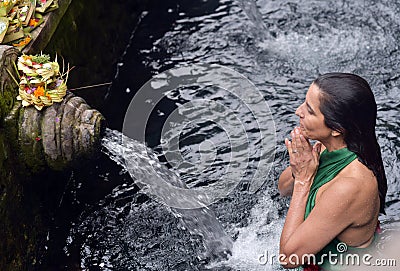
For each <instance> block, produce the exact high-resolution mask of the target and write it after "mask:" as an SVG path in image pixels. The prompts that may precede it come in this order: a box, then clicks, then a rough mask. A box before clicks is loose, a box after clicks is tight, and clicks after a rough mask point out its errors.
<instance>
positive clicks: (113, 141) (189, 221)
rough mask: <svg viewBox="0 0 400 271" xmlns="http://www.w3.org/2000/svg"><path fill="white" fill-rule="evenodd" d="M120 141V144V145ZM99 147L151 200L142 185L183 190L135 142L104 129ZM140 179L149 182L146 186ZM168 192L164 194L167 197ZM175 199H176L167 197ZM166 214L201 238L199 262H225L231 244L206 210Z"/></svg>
mask: <svg viewBox="0 0 400 271" xmlns="http://www.w3.org/2000/svg"><path fill="white" fill-rule="evenodd" d="M122 141H124V144H122ZM102 145H103V147H105V150H104V151H105V152H106V153H107V154H108V156H109V157H110V158H111V159H112V160H113V161H115V162H117V163H118V164H120V165H121V166H123V167H124V169H125V170H127V171H128V172H129V173H131V177H132V178H133V179H134V180H135V182H136V184H139V186H141V189H142V192H144V193H147V194H150V196H154V195H153V194H151V193H152V191H151V190H148V189H147V186H146V185H145V184H149V183H154V182H158V183H160V182H168V183H170V184H172V185H174V186H178V187H186V184H185V183H184V182H181V181H180V180H179V177H178V176H177V175H176V174H174V172H173V171H171V170H169V169H167V168H166V167H165V166H164V165H162V164H161V163H160V162H159V161H158V158H157V156H156V154H155V153H153V151H152V150H151V149H150V148H147V147H146V146H145V145H143V144H141V143H139V142H138V141H136V140H133V139H130V138H127V137H126V136H124V135H123V134H122V133H120V132H118V131H114V130H110V129H107V130H106V133H105V137H104V138H103V139H102ZM144 179H152V180H151V181H150V182H149V181H145V180H144ZM168 192H169V191H164V193H168ZM170 196H171V197H179V195H170ZM169 210H170V211H171V212H172V213H173V214H174V215H175V216H176V217H178V218H180V219H181V221H182V223H183V224H184V226H185V228H186V229H187V230H188V231H189V232H190V233H191V234H195V235H200V236H201V237H202V240H203V243H204V246H205V248H206V252H205V254H204V255H200V258H201V259H203V260H204V259H208V260H210V259H218V258H220V259H221V258H222V259H223V258H226V257H227V255H228V253H230V251H231V248H232V243H233V240H232V238H231V237H230V236H228V235H227V234H226V232H225V230H224V228H223V227H222V225H221V223H219V222H218V220H217V219H216V217H215V215H214V213H213V212H212V210H210V209H209V208H207V207H204V208H198V209H177V208H169Z"/></svg>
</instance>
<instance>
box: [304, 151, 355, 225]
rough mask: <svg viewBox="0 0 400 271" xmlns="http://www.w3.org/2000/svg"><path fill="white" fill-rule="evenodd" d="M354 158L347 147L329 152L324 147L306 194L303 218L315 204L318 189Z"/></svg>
mask: <svg viewBox="0 0 400 271" xmlns="http://www.w3.org/2000/svg"><path fill="white" fill-rule="evenodd" d="M356 158H357V155H356V154H355V153H354V152H352V151H349V150H348V149H347V148H343V149H340V150H336V151H331V152H328V150H326V149H325V150H324V151H323V152H322V153H321V155H320V157H319V166H318V170H317V174H316V175H315V177H314V181H313V183H312V185H311V188H310V193H309V195H308V200H307V205H306V212H305V214H304V219H306V218H307V216H308V215H309V214H310V213H311V210H312V209H313V208H314V206H315V197H316V196H317V192H318V189H319V188H320V187H321V186H323V185H324V184H326V183H328V182H329V181H331V180H332V179H333V178H335V176H336V175H337V174H338V173H339V172H340V171H341V170H342V169H344V168H345V167H346V166H347V165H348V164H350V163H351V162H353V161H354V160H355V159H356Z"/></svg>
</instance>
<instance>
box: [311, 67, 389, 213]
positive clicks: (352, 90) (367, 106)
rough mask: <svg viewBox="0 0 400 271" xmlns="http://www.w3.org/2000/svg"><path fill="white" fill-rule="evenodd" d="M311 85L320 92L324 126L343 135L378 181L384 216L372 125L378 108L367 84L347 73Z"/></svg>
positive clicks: (383, 191)
mask: <svg viewBox="0 0 400 271" xmlns="http://www.w3.org/2000/svg"><path fill="white" fill-rule="evenodd" d="M314 84H315V85H316V86H317V87H318V88H319V90H320V91H321V95H320V111H321V113H322V114H323V115H324V118H325V124H326V126H327V127H329V128H330V129H332V130H335V131H338V132H340V133H341V134H343V136H344V141H345V142H346V144H347V148H348V149H349V150H350V151H352V152H354V153H355V154H357V156H358V160H359V161H360V162H361V163H363V164H364V165H365V166H366V167H367V168H369V169H370V170H371V171H372V172H373V173H374V175H375V177H376V179H377V181H378V189H379V198H380V212H381V213H385V197H386V192H387V180H386V175H385V168H384V166H383V161H382V154H381V149H380V146H379V144H378V141H377V138H376V134H375V125H376V116H377V107H376V102H375V98H374V94H373V93H372V90H371V88H370V86H369V84H368V82H367V81H366V80H365V79H363V78H361V77H360V76H357V75H355V74H350V73H327V74H323V75H321V76H319V77H318V78H317V79H316V80H315V81H314Z"/></svg>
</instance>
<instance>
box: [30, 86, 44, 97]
mask: <svg viewBox="0 0 400 271" xmlns="http://www.w3.org/2000/svg"><path fill="white" fill-rule="evenodd" d="M33 95H35V97H36V98H39V96H44V88H43V87H42V86H38V87H37V89H36V90H35V92H34V93H33Z"/></svg>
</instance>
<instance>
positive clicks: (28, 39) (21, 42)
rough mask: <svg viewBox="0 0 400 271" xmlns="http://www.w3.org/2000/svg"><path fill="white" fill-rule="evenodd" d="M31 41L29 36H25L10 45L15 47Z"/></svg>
mask: <svg viewBox="0 0 400 271" xmlns="http://www.w3.org/2000/svg"><path fill="white" fill-rule="evenodd" d="M30 41H31V37H29V36H27V37H25V38H24V39H23V40H21V41H20V42H18V43H13V44H12V45H13V46H15V47H20V46H24V45H26V44H28V43H29V42H30Z"/></svg>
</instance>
